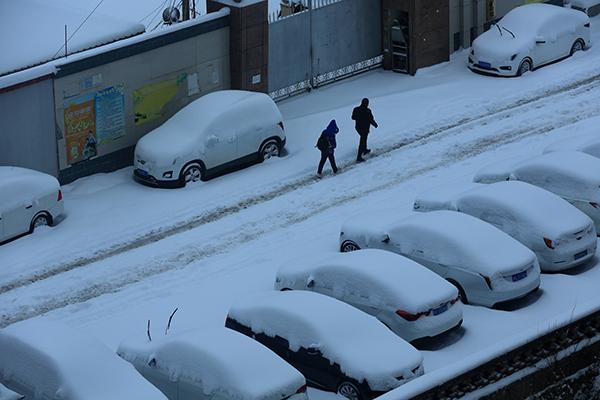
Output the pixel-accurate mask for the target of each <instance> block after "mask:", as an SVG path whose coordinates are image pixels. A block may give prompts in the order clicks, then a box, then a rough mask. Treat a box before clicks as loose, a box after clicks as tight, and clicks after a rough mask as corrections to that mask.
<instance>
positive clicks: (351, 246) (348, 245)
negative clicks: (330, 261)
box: [340, 240, 360, 253]
mask: <svg viewBox="0 0 600 400" xmlns="http://www.w3.org/2000/svg"><path fill="white" fill-rule="evenodd" d="M356 250H360V246H359V245H357V244H356V243H354V242H353V241H352V240H346V241H345V242H344V243H342V247H340V251H341V252H342V253H349V252H351V251H356Z"/></svg>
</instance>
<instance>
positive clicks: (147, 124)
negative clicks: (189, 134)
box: [54, 20, 230, 182]
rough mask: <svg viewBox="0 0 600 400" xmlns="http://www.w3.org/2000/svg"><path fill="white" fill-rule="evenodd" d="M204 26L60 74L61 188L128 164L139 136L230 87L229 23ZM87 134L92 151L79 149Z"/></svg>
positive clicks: (57, 102)
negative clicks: (91, 144) (203, 29)
mask: <svg viewBox="0 0 600 400" xmlns="http://www.w3.org/2000/svg"><path fill="white" fill-rule="evenodd" d="M208 24H212V25H211V26H210V27H209V28H211V29H205V30H206V32H204V33H201V34H198V35H195V34H193V32H192V33H190V32H188V34H187V36H188V37H187V38H182V37H181V35H186V34H185V32H184V33H179V34H178V35H179V36H180V37H178V38H170V39H169V38H168V37H161V39H160V40H159V41H158V42H156V43H152V44H144V43H141V44H136V45H134V46H132V47H131V48H130V49H125V50H124V51H125V53H124V54H112V53H106V54H101V55H98V56H96V57H95V59H86V60H82V61H81V62H75V63H73V64H67V65H64V66H62V67H61V70H60V71H59V72H58V73H57V76H56V78H55V81H54V104H55V109H54V115H55V118H56V136H57V151H58V166H59V170H60V179H61V181H62V182H70V181H72V180H74V179H76V178H78V177H81V176H86V175H89V174H92V173H95V172H106V171H111V170H115V169H117V168H121V167H124V166H127V165H131V164H132V162H133V149H134V146H135V144H136V142H137V140H138V139H139V138H140V137H142V136H143V135H144V134H146V133H148V132H149V131H151V130H152V129H154V128H156V127H158V126H159V125H161V124H162V123H163V122H164V121H166V120H167V119H168V118H169V117H171V116H172V115H173V114H175V113H176V112H177V111H178V110H180V109H181V108H182V107H184V106H185V105H187V104H189V103H190V102H191V101H193V100H195V99H197V98H198V97H200V96H202V95H204V94H206V93H209V92H211V91H214V90H219V89H228V88H229V87H230V74H229V28H228V23H227V21H225V22H223V21H221V22H219V20H217V21H214V20H213V21H209V22H208ZM212 28H214V29H212ZM195 29H202V27H200V28H198V27H196V28H195ZM121 52H123V50H121ZM130 54H131V55H130ZM123 55H125V57H122V56H123ZM90 135H91V136H92V137H94V140H95V142H96V149H95V150H96V151H95V152H94V149H93V146H87V147H86V142H88V137H89V136H90ZM94 140H92V141H94Z"/></svg>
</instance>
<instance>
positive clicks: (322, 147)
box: [317, 119, 340, 177]
mask: <svg viewBox="0 0 600 400" xmlns="http://www.w3.org/2000/svg"><path fill="white" fill-rule="evenodd" d="M339 131H340V130H339V128H338V126H337V123H336V122H335V119H332V120H331V121H330V122H329V125H327V128H325V130H324V131H323V132H322V133H321V136H320V137H319V141H318V142H317V148H318V149H319V151H320V152H321V161H319V169H317V176H319V177H320V176H321V173H322V172H323V167H324V166H325V161H327V159H329V163H330V164H331V169H333V173H334V174H335V173H337V172H338V167H337V165H335V156H334V152H335V148H336V146H337V143H336V141H335V135H336V134H337V133H338V132H339Z"/></svg>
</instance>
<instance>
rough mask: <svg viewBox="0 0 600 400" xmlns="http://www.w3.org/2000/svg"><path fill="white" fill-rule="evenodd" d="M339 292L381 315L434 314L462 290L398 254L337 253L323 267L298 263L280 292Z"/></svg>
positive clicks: (283, 276)
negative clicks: (311, 286)
mask: <svg viewBox="0 0 600 400" xmlns="http://www.w3.org/2000/svg"><path fill="white" fill-rule="evenodd" d="M310 281H313V282H314V283H315V286H317V287H326V288H331V289H332V290H333V294H334V297H335V298H337V299H340V300H341V299H348V300H352V299H353V300H355V301H356V303H358V304H368V305H369V306H373V307H377V308H379V309H386V310H397V309H402V310H405V311H408V312H410V313H412V314H417V313H419V312H422V311H428V310H430V309H431V308H434V307H437V306H439V305H440V304H442V303H443V302H446V301H449V300H451V299H454V298H456V296H457V295H458V291H457V289H456V288H455V287H454V286H453V285H451V284H450V283H448V282H446V280H444V279H443V278H441V277H439V276H438V275H437V274H435V273H433V272H431V271H430V270H429V269H427V268H425V267H424V266H422V265H420V264H418V263H416V262H414V261H412V260H410V259H408V258H406V257H404V256H401V255H398V254H395V253H391V252H389V251H384V250H376V249H367V250H359V251H353V252H350V253H336V254H334V255H330V256H328V257H325V258H323V260H322V261H320V262H310V261H309V262H307V261H306V260H305V259H298V260H295V261H292V262H289V263H286V264H285V265H284V266H282V267H281V268H280V269H279V271H278V272H277V278H276V282H275V288H276V289H278V290H279V289H281V288H291V289H306V285H307V284H308V282H310Z"/></svg>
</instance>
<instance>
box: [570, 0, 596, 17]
mask: <svg viewBox="0 0 600 400" xmlns="http://www.w3.org/2000/svg"><path fill="white" fill-rule="evenodd" d="M571 8H572V9H573V10H577V11H582V12H584V13H585V14H587V15H588V16H589V17H594V16H596V15H598V14H600V0H571Z"/></svg>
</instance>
